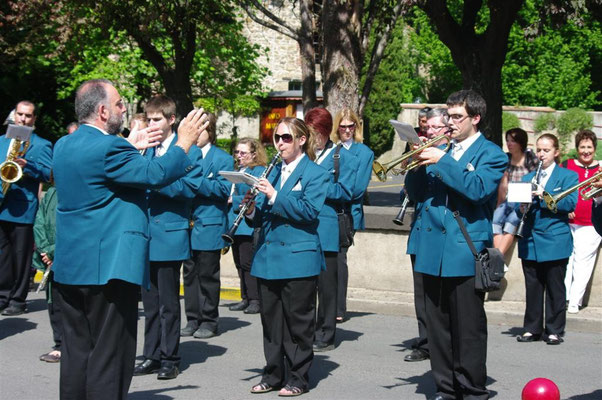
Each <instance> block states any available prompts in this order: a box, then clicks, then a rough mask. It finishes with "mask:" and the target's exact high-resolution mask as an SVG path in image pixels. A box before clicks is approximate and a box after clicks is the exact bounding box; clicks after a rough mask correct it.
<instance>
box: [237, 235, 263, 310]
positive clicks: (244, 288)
mask: <svg viewBox="0 0 602 400" xmlns="http://www.w3.org/2000/svg"><path fill="white" fill-rule="evenodd" d="M232 256H233V257H234V264H235V265H236V270H237V271H238V277H239V278H240V294H241V297H242V299H243V300H248V301H259V291H258V289H257V278H255V277H254V276H251V264H252V263H253V237H252V236H234V243H233V244H232Z"/></svg>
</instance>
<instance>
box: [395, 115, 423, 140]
mask: <svg viewBox="0 0 602 400" xmlns="http://www.w3.org/2000/svg"><path fill="white" fill-rule="evenodd" d="M389 123H390V124H391V125H393V128H394V129H395V132H397V135H398V136H399V138H400V139H401V140H403V141H405V142H410V143H413V144H421V143H422V141H421V140H420V138H419V137H418V134H417V133H416V131H415V130H414V127H413V126H412V125H410V124H406V123H405V122H401V121H397V120H394V119H391V120H389Z"/></svg>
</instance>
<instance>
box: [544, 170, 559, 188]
mask: <svg viewBox="0 0 602 400" xmlns="http://www.w3.org/2000/svg"><path fill="white" fill-rule="evenodd" d="M561 168H562V167H560V166H559V165H558V164H556V166H555V167H554V169H553V170H552V174H551V175H550V177H549V178H548V181H547V182H546V186H545V187H544V190H545V191H546V192H548V193H550V194H552V193H556V192H559V191H561V190H562V182H560V174H562V171H560V169H561Z"/></svg>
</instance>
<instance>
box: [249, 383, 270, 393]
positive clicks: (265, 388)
mask: <svg viewBox="0 0 602 400" xmlns="http://www.w3.org/2000/svg"><path fill="white" fill-rule="evenodd" d="M272 390H276V387H274V386H272V385H270V384H269V383H266V382H259V383H258V384H257V385H255V386H253V387H252V388H251V393H267V392H271V391H272Z"/></svg>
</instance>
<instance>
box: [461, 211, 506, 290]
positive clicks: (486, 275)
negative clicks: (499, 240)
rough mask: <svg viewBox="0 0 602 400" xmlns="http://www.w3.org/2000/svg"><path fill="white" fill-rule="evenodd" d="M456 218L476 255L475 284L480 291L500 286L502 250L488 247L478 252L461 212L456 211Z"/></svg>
mask: <svg viewBox="0 0 602 400" xmlns="http://www.w3.org/2000/svg"><path fill="white" fill-rule="evenodd" d="M454 218H455V219H456V221H457V222H458V225H459V226H460V230H461V231H462V234H463V235H464V238H465V239H466V243H468V247H470V251H472V254H473V255H474V259H475V274H474V286H475V290H477V291H478V292H491V291H493V290H497V289H499V288H500V283H501V281H502V278H503V277H504V256H503V255H502V252H501V251H499V250H498V249H496V248H495V247H487V248H485V249H483V250H482V251H481V252H480V253H477V249H476V248H475V247H474V243H472V240H471V239H470V236H468V232H467V231H466V227H464V222H462V218H460V213H459V212H458V211H454Z"/></svg>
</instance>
